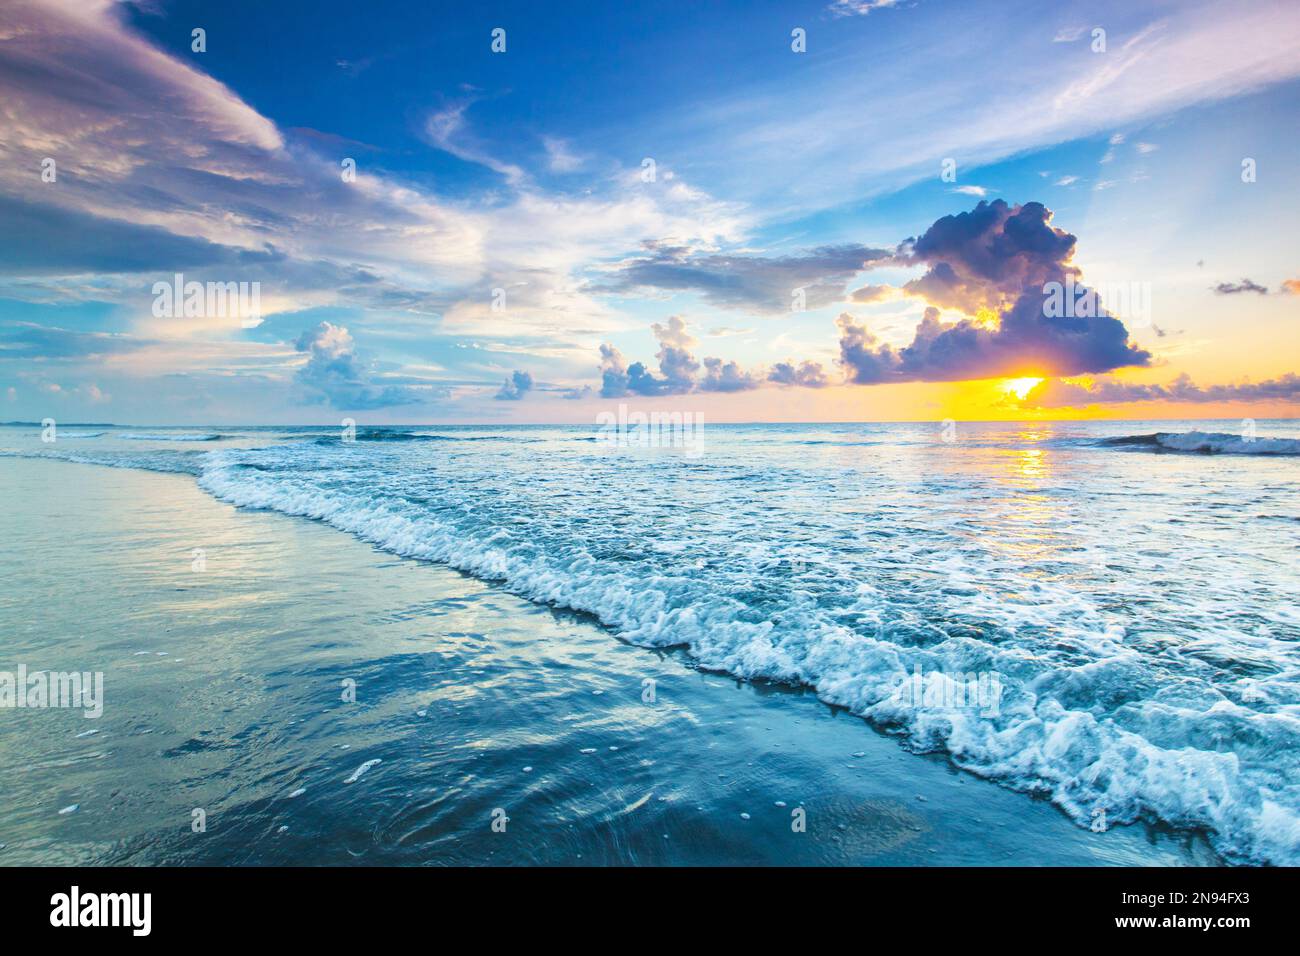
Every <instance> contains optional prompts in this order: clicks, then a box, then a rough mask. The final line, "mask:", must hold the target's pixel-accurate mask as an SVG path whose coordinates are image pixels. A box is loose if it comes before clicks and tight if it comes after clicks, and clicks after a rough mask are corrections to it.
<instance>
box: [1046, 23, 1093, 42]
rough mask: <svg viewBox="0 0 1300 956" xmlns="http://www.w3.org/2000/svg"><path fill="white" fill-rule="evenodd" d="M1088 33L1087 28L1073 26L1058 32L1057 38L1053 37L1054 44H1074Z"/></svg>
mask: <svg viewBox="0 0 1300 956" xmlns="http://www.w3.org/2000/svg"><path fill="white" fill-rule="evenodd" d="M1087 32H1088V28H1087V27H1080V26H1073V27H1062V28H1061V29H1060V30H1057V31H1056V36H1054V37H1052V42H1053V43H1073V42H1074V41H1075V40H1077V39H1079V37H1081V36H1083V35H1084V34H1085V33H1087Z"/></svg>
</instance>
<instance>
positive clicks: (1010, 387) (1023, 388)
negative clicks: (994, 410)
mask: <svg viewBox="0 0 1300 956" xmlns="http://www.w3.org/2000/svg"><path fill="white" fill-rule="evenodd" d="M1041 381H1042V379H1041V378H1009V379H1007V380H1006V381H1004V382H1002V383H1001V384H1000V385H999V386H998V388H1000V389H1002V391H1004V392H1006V393H1007V394H1008V395H1014V396H1016V398H1019V399H1021V400H1023V399H1024V397H1025V396H1026V395H1028V394H1029V393H1030V391H1031V390H1033V387H1034V386H1035V385H1037V384H1038V383H1039V382H1041Z"/></svg>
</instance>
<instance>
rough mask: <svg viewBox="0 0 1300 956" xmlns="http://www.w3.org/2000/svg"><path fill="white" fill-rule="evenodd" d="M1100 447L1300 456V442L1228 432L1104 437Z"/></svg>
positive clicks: (1205, 453) (1202, 453)
mask: <svg viewBox="0 0 1300 956" xmlns="http://www.w3.org/2000/svg"><path fill="white" fill-rule="evenodd" d="M1101 444H1103V445H1109V446H1111V447H1121V448H1123V447H1128V448H1140V449H1146V450H1148V451H1155V452H1184V453H1190V454H1200V455H1300V439H1295V438H1246V437H1243V436H1241V435H1231V434H1228V433H1226V432H1198V431H1191V432H1156V433H1154V434H1151V435H1125V436H1123V437H1120V438H1105V439H1102V441H1101Z"/></svg>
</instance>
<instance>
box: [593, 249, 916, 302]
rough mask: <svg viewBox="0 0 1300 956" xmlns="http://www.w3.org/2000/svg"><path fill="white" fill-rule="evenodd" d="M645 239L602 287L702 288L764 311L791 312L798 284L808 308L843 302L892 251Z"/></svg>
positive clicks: (710, 298) (712, 297)
mask: <svg viewBox="0 0 1300 956" xmlns="http://www.w3.org/2000/svg"><path fill="white" fill-rule="evenodd" d="M643 245H644V247H645V248H646V250H647V253H648V254H647V255H645V256H641V257H637V258H634V259H631V260H629V261H627V262H624V263H623V264H622V266H621V268H620V270H619V272H618V274H617V276H616V278H615V279H614V281H613V282H612V283H611V284H609V285H607V286H605V287H604V288H603V289H602V290H601V291H604V292H623V293H628V292H638V291H644V290H646V289H659V290H664V291H668V292H698V293H699V294H700V295H701V296H702V297H703V298H704V300H705V301H706V302H709V303H710V304H712V305H717V306H722V307H723V308H730V309H749V310H752V311H755V312H765V313H779V312H789V311H790V306H791V302H792V298H793V294H794V290H796V289H802V290H803V293H804V305H805V307H806V308H809V309H816V308H819V307H821V306H825V305H831V304H833V303H835V302H839V301H841V300H842V299H843V298H844V287H845V284H846V283H847V282H848V281H849V279H851V278H852V277H853V276H854V275H855V274H856V273H858V272H861V271H862V270H863V269H866V268H868V267H870V266H872V265H880V264H883V263H884V262H885V261H886V260H888V259H890V257H891V256H892V255H893V250H890V249H873V248H871V247H869V246H862V245H842V246H822V247H820V248H816V249H812V250H810V251H809V252H807V253H806V254H804V255H797V256H748V255H695V254H693V253H692V251H691V250H690V249H689V248H687V247H685V246H680V245H671V244H668V243H663V242H647V243H644V244H643Z"/></svg>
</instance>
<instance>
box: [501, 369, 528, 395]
mask: <svg viewBox="0 0 1300 956" xmlns="http://www.w3.org/2000/svg"><path fill="white" fill-rule="evenodd" d="M532 390H533V377H532V375H530V374H529V373H528V372H521V371H519V370H518V369H516V370H515V371H513V372H511V373H510V377H509V378H507V379H506V380H505V381H504V382H502V383H501V389H500V391H498V392H497V393H496V395H495V396H493V397H494V398H496V399H497V401H500V402H517V401H519V400H520V399H521V398H523V397H524V396H525V395H527V394H528V393H529V392H531V391H532Z"/></svg>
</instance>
